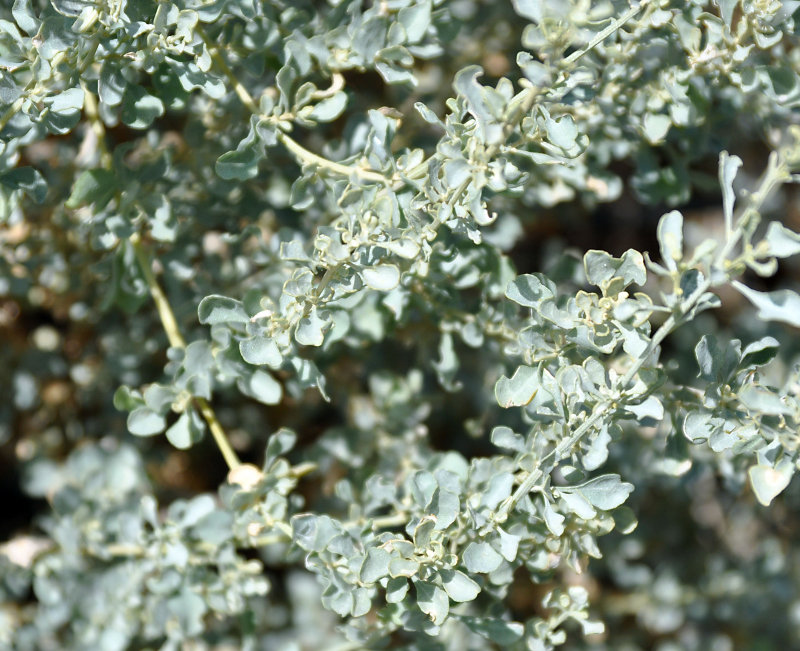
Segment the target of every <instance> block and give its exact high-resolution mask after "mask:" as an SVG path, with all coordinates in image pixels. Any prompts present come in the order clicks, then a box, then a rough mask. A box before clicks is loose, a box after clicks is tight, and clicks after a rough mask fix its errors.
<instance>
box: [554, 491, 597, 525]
mask: <svg viewBox="0 0 800 651" xmlns="http://www.w3.org/2000/svg"><path fill="white" fill-rule="evenodd" d="M560 493H561V499H563V500H564V503H565V504H566V505H567V509H569V511H571V512H572V513H574V514H575V515H577V516H578V517H579V518H582V519H584V520H591V519H592V518H594V517H595V516H596V515H597V511H595V510H594V508H592V505H591V503H590V502H589V500H588V499H587V498H586V497H584V496H583V495H582V494H581V493H580V491H575V492H571V491H566V490H564V491H560Z"/></svg>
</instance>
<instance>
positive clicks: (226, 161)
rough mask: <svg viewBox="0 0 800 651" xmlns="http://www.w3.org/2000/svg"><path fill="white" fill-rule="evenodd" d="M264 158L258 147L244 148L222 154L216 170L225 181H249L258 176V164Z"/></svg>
mask: <svg viewBox="0 0 800 651" xmlns="http://www.w3.org/2000/svg"><path fill="white" fill-rule="evenodd" d="M262 158H263V156H262V154H261V152H260V151H259V150H258V149H257V148H256V147H252V146H244V147H240V148H239V149H236V150H235V151H229V152H226V153H224V154H222V156H220V157H219V158H218V159H217V162H216V163H215V164H214V170H215V171H216V173H217V174H218V175H219V177H220V178H223V179H225V180H228V181H230V180H236V181H247V180H248V179H252V178H255V177H256V176H258V164H259V162H260V161H261V159H262Z"/></svg>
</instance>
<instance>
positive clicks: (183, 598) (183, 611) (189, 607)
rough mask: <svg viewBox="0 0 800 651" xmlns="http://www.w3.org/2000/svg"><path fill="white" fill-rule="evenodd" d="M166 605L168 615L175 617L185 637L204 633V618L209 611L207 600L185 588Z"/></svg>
mask: <svg viewBox="0 0 800 651" xmlns="http://www.w3.org/2000/svg"><path fill="white" fill-rule="evenodd" d="M166 605H167V611H168V613H169V614H170V615H172V616H173V617H174V621H175V622H176V623H177V625H178V628H179V630H180V631H181V632H182V633H183V634H184V635H186V636H187V637H188V636H195V635H199V634H200V633H202V632H203V629H204V626H203V616H204V615H205V614H206V611H207V610H208V607H207V606H206V602H205V599H203V598H202V597H200V596H198V595H196V594H195V593H194V592H192V591H191V590H190V589H189V588H188V587H184V588H182V589H181V591H180V592H179V593H178V594H177V595H176V596H174V597H172V598H171V599H168V600H167V603H166Z"/></svg>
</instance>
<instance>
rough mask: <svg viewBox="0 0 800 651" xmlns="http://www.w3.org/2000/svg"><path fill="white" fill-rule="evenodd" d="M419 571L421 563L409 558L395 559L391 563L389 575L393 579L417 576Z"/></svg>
mask: <svg viewBox="0 0 800 651" xmlns="http://www.w3.org/2000/svg"><path fill="white" fill-rule="evenodd" d="M418 571H419V563H418V562H417V561H414V560H411V559H408V558H393V559H392V560H391V562H390V563H389V575H390V576H392V577H396V578H397V577H407V576H409V577H410V576H415V575H416V573H417V572H418ZM403 580H405V579H403Z"/></svg>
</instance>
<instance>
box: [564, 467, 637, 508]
mask: <svg viewBox="0 0 800 651" xmlns="http://www.w3.org/2000/svg"><path fill="white" fill-rule="evenodd" d="M559 490H560V491H561V492H562V493H564V492H565V491H566V490H567V487H563V488H560V489H559ZM569 490H576V491H579V492H580V493H581V495H583V496H584V497H585V498H586V499H587V500H589V502H591V504H592V505H593V506H596V507H597V508H598V509H600V510H602V511H610V510H611V509H613V508H616V507H618V506H619V505H620V504H622V503H623V502H624V501H625V500H626V499H628V495H630V494H631V492H632V491H633V484H629V483H628V482H624V481H622V480H620V477H619V475H613V474H612V475H601V476H600V477H595V478H594V479H590V480H589V481H587V482H585V483H583V484H580V485H578V486H570V487H569Z"/></svg>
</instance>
